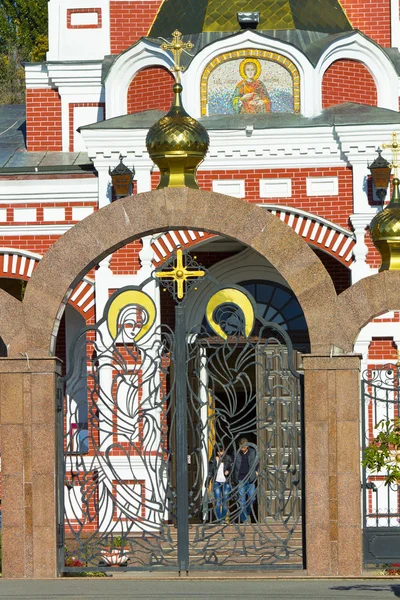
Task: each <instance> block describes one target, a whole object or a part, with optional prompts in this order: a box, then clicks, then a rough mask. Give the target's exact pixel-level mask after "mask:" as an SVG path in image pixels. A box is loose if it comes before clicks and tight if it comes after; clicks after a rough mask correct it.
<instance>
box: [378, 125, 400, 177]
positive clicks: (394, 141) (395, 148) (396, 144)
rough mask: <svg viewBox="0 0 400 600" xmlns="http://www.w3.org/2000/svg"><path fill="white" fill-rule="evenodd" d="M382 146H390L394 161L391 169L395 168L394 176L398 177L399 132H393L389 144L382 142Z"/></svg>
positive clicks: (399, 166)
mask: <svg viewBox="0 0 400 600" xmlns="http://www.w3.org/2000/svg"><path fill="white" fill-rule="evenodd" d="M382 148H390V149H391V151H392V162H391V164H390V165H389V166H390V168H391V169H394V176H395V177H397V170H398V169H399V168H400V164H399V153H400V142H399V139H398V137H397V132H396V131H394V132H393V133H392V141H391V142H390V143H389V144H382Z"/></svg>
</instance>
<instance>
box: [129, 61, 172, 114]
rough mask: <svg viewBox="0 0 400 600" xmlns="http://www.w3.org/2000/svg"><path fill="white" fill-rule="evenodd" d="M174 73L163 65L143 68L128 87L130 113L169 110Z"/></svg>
mask: <svg viewBox="0 0 400 600" xmlns="http://www.w3.org/2000/svg"><path fill="white" fill-rule="evenodd" d="M173 83H174V78H173V76H172V74H171V73H170V72H169V71H167V70H166V69H163V68H161V67H149V68H148V69H143V70H142V71H139V73H138V74H137V75H136V77H134V79H133V80H132V82H131V84H130V86H129V89H128V114H131V113H136V112H140V111H142V110H150V109H159V110H165V111H167V110H169V108H170V106H171V103H172V96H173V94H172V86H173Z"/></svg>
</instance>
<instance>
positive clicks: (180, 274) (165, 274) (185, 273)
mask: <svg viewBox="0 0 400 600" xmlns="http://www.w3.org/2000/svg"><path fill="white" fill-rule="evenodd" d="M205 274H206V272H205V271H202V270H199V271H194V270H189V269H187V268H186V267H185V266H184V264H183V252H182V250H181V249H180V248H178V250H177V251H176V266H175V268H174V269H172V271H158V272H156V273H155V276H156V277H158V278H159V279H172V280H173V281H176V285H177V297H178V299H179V300H182V298H183V296H184V295H185V292H184V283H185V281H187V280H188V279H196V278H197V277H204V275H205Z"/></svg>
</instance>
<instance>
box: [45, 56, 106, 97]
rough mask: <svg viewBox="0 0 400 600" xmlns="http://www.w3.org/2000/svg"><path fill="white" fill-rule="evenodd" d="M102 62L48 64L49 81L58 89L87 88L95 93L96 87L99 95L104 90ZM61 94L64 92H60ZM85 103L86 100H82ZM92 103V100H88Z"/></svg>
mask: <svg viewBox="0 0 400 600" xmlns="http://www.w3.org/2000/svg"><path fill="white" fill-rule="evenodd" d="M102 68H103V61H102V60H91V61H81V60H74V61H71V62H54V63H53V62H48V63H47V70H48V74H49V79H50V81H51V83H52V84H53V86H54V87H56V88H86V89H88V90H90V92H91V93H93V87H95V88H96V89H97V90H98V91H99V93H101V89H102V81H101V74H102ZM59 91H60V94H61V93H62V90H59ZM81 101H82V102H85V100H81ZM87 102H90V100H87Z"/></svg>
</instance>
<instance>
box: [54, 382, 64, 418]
mask: <svg viewBox="0 0 400 600" xmlns="http://www.w3.org/2000/svg"><path fill="white" fill-rule="evenodd" d="M56 396H57V398H56V400H57V412H61V411H62V409H63V401H64V394H63V389H62V387H60V386H59V387H58V388H57V394H56Z"/></svg>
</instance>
